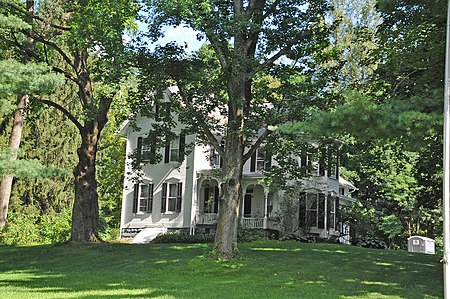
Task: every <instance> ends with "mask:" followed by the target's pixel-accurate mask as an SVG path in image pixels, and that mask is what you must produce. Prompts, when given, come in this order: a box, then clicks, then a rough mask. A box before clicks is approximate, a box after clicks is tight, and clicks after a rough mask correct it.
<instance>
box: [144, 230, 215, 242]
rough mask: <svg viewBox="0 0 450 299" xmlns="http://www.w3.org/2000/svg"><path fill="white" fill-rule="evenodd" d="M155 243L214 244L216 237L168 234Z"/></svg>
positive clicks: (161, 236) (158, 238)
mask: <svg viewBox="0 0 450 299" xmlns="http://www.w3.org/2000/svg"><path fill="white" fill-rule="evenodd" d="M152 242H153V243H184V244H186V243H187V244H192V243H212V242H214V235H206V234H197V235H190V234H188V233H186V232H168V233H165V234H162V235H159V236H157V237H156V238H155V239H154V240H153V241H152Z"/></svg>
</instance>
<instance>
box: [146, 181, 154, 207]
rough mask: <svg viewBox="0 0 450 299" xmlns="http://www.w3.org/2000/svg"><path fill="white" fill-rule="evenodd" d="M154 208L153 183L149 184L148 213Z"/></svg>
mask: <svg viewBox="0 0 450 299" xmlns="http://www.w3.org/2000/svg"><path fill="white" fill-rule="evenodd" d="M152 210H153V184H149V185H148V199H147V213H151V212H152Z"/></svg>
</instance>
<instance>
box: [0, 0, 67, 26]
mask: <svg viewBox="0 0 450 299" xmlns="http://www.w3.org/2000/svg"><path fill="white" fill-rule="evenodd" d="M8 5H9V6H10V7H11V8H12V9H14V10H15V11H18V12H20V13H22V14H24V15H26V16H27V17H29V18H33V19H35V20H38V21H41V22H42V23H44V24H46V25H49V26H50V27H53V28H55V29H58V30H63V31H68V30H70V29H71V27H66V26H60V25H56V24H53V23H50V22H48V21H47V20H45V19H43V18H41V17H39V16H36V15H34V14H30V13H28V12H27V11H26V10H24V9H22V8H20V7H18V6H16V5H14V4H12V3H11V2H9V3H8Z"/></svg>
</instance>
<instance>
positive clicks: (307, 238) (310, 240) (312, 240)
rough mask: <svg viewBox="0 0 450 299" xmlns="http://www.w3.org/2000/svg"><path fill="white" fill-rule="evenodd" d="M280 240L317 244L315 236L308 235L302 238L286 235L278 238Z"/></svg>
mask: <svg viewBox="0 0 450 299" xmlns="http://www.w3.org/2000/svg"><path fill="white" fill-rule="evenodd" d="M280 240H281V241H285V240H294V241H297V242H302V243H316V242H317V238H316V237H315V236H313V235H309V234H306V235H302V236H299V235H296V234H288V235H285V236H282V237H281V238H280Z"/></svg>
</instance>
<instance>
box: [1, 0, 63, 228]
mask: <svg viewBox="0 0 450 299" xmlns="http://www.w3.org/2000/svg"><path fill="white" fill-rule="evenodd" d="M33 4H34V1H27V4H26V10H27V12H28V14H30V15H31V14H32V13H33V10H34V6H33ZM0 19H1V20H2V23H1V24H0V32H1V34H5V33H6V32H8V31H9V30H11V29H12V30H31V24H30V18H27V19H26V20H22V19H19V18H16V17H14V16H7V15H4V14H2V13H0ZM26 42H27V43H28V46H29V47H32V44H33V41H32V40H31V39H27V40H26ZM1 54H2V55H1V57H2V58H6V57H8V58H9V59H4V60H1V61H0V73H1V76H0V104H1V106H2V109H0V110H2V111H0V116H2V115H5V117H2V118H1V119H2V127H4V126H6V124H7V123H8V120H9V119H10V118H11V119H12V126H11V127H12V128H11V132H10V134H9V140H8V149H7V150H5V149H0V150H1V153H0V155H1V158H0V159H1V160H2V165H1V166H0V179H1V180H0V227H3V226H5V224H6V221H7V215H8V205H9V200H10V196H11V188H12V183H13V178H14V175H15V176H18V175H19V176H22V177H23V176H31V177H36V176H40V175H43V174H44V173H45V172H46V171H47V170H49V169H46V168H45V167H44V166H43V165H41V164H40V163H38V162H37V161H35V160H34V161H24V160H20V161H17V157H18V149H19V145H20V141H21V135H22V130H23V126H24V115H25V108H26V105H27V101H28V96H27V94H45V93H49V92H52V91H53V90H54V88H55V87H56V86H57V85H61V84H62V83H63V77H62V76H58V75H56V74H54V73H50V68H49V67H48V66H46V65H45V64H36V63H30V62H29V59H24V58H23V57H17V55H15V54H16V53H14V51H11V50H10V49H3V51H2V53H1ZM12 58H17V59H21V60H22V61H23V62H25V64H24V63H20V62H19V61H17V60H14V59H12ZM27 62H28V63H27ZM12 97H15V98H16V100H15V109H14V110H15V111H13V113H12V115H10V113H9V111H8V107H12V106H11V104H10V101H11V98H12ZM50 173H51V171H50Z"/></svg>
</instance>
